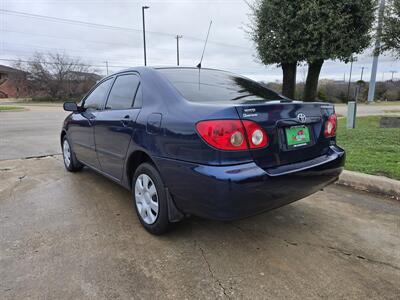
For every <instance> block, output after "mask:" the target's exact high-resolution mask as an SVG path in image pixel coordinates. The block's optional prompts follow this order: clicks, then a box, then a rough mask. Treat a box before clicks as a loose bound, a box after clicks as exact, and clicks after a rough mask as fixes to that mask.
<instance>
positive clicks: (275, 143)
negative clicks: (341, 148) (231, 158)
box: [236, 101, 335, 169]
mask: <svg viewBox="0 0 400 300" xmlns="http://www.w3.org/2000/svg"><path fill="white" fill-rule="evenodd" d="M236 110H237V112H238V114H239V117H240V118H241V119H242V120H251V121H254V122H256V123H258V124H259V125H260V126H261V127H262V128H263V129H264V130H265V131H266V133H267V135H268V138H269V144H268V146H267V147H265V148H262V149H257V150H251V155H252V158H253V159H254V161H255V162H256V163H257V164H258V165H259V166H260V167H262V168H264V169H268V168H273V167H276V166H281V165H286V164H291V163H296V162H300V161H305V160H310V159H313V158H316V157H318V156H322V155H324V154H326V153H327V152H328V151H329V146H330V145H331V144H332V143H335V139H334V138H325V136H324V124H325V122H326V120H327V118H328V117H329V115H331V114H333V113H334V107H333V105H331V104H323V103H303V102H296V101H277V102H268V103H264V104H255V105H251V104H243V105H237V106H236Z"/></svg>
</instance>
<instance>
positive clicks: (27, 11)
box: [0, 0, 400, 82]
mask: <svg viewBox="0 0 400 300" xmlns="http://www.w3.org/2000/svg"><path fill="white" fill-rule="evenodd" d="M249 2H252V0H249ZM144 5H147V6H150V8H149V9H147V10H145V24H146V44H147V64H148V65H150V66H152V65H153V66H173V65H176V39H175V36H176V35H182V38H181V39H180V40H179V43H180V65H181V66H195V65H197V64H198V62H199V61H200V57H201V53H202V51H203V47H204V40H205V38H206V35H207V30H208V26H209V23H210V21H212V26H211V30H210V35H209V42H208V44H207V47H206V50H205V54H204V59H203V63H202V65H203V67H210V68H218V69H224V70H228V71H232V72H235V73H239V74H242V75H245V76H248V77H250V78H252V79H255V80H260V81H267V82H269V81H281V80H282V71H281V69H280V68H279V67H277V66H275V65H270V66H264V65H263V64H261V63H260V62H259V61H258V60H257V57H256V50H255V47H254V44H253V43H252V41H251V40H250V39H249V37H248V34H247V33H246V28H247V26H248V24H249V22H250V19H249V14H250V9H249V7H248V5H247V4H246V2H245V1H244V0H214V1H213V0H165V1H162V0H154V1H151V0H148V1H142V0H116V1H112V0H108V1H107V0H0V18H1V19H0V35H1V39H0V64H6V65H11V64H12V61H6V60H4V59H10V60H12V59H25V60H26V59H29V58H30V57H31V56H32V54H33V53H35V52H44V53H46V52H59V53H64V54H66V55H69V56H71V57H74V58H79V59H80V60H81V61H82V62H84V63H86V64H90V65H93V68H94V69H96V70H97V71H98V72H100V73H102V74H105V73H106V67H105V66H106V61H107V62H108V65H109V72H110V73H112V72H116V71H118V70H121V69H124V68H126V67H131V66H138V65H143V36H142V9H141V8H142V6H144ZM42 16H45V17H42ZM46 16H47V17H46ZM49 17H50V18H49ZM54 18H56V19H54ZM66 20H73V21H72V22H70V21H66ZM74 21H79V22H74ZM96 24H100V25H104V26H99V25H96ZM371 53H372V50H371V49H367V50H366V51H365V52H364V53H362V54H360V55H358V56H357V61H356V62H355V63H354V66H353V77H352V79H353V80H358V79H360V76H361V70H362V67H364V80H369V77H370V70H371V65H372V56H371ZM2 59H3V60H2ZM391 71H396V72H398V73H394V74H393V75H394V78H395V79H400V61H396V60H395V59H394V58H393V57H391V56H390V55H385V56H381V57H380V60H379V66H378V76H377V80H378V81H380V80H382V79H383V80H388V79H390V78H391V76H392V73H390V72H391ZM349 73H350V64H345V63H343V62H340V61H326V62H325V63H324V65H323V68H322V72H321V77H320V78H321V79H336V80H343V79H344V78H345V79H346V80H348V79H349V77H348V76H349ZM306 74H307V66H306V65H304V66H300V67H299V68H298V74H297V80H298V81H299V82H302V81H305V78H306Z"/></svg>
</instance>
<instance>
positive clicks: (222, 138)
mask: <svg viewBox="0 0 400 300" xmlns="http://www.w3.org/2000/svg"><path fill="white" fill-rule="evenodd" d="M196 129H197V132H198V133H199V134H200V136H201V137H202V138H203V139H204V140H205V141H206V142H207V143H208V144H209V145H211V146H213V147H215V148H217V149H220V150H247V149H249V147H250V148H251V149H256V148H262V147H265V146H266V145H267V144H268V136H267V134H266V133H265V131H264V130H263V129H262V128H261V127H260V126H259V125H258V124H257V123H254V122H252V121H243V123H242V121H240V120H210V121H201V122H199V123H197V124H196Z"/></svg>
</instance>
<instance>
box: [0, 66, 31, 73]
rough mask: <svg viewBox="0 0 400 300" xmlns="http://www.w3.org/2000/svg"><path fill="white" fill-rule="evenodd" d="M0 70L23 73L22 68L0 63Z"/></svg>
mask: <svg viewBox="0 0 400 300" xmlns="http://www.w3.org/2000/svg"><path fill="white" fill-rule="evenodd" d="M0 72H1V73H25V72H24V71H22V70H18V69H15V68H11V67H9V66H5V65H0Z"/></svg>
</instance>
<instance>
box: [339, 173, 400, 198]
mask: <svg viewBox="0 0 400 300" xmlns="http://www.w3.org/2000/svg"><path fill="white" fill-rule="evenodd" d="M336 183H337V184H340V185H345V186H350V187H352V188H355V189H358V190H363V191H369V192H375V193H379V194H384V195H387V196H390V197H393V198H395V199H397V200H400V181H398V180H394V179H390V178H387V177H384V176H375V175H369V174H364V173H358V172H353V171H347V170H344V171H343V173H342V174H341V175H340V177H339V180H338V181H337V182H336Z"/></svg>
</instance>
